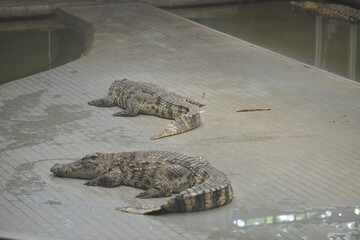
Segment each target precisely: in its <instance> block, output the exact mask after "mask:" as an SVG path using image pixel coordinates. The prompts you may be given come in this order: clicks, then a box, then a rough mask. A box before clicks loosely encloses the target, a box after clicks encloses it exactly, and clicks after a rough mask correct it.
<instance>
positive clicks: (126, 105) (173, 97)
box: [88, 79, 204, 140]
mask: <svg viewBox="0 0 360 240" xmlns="http://www.w3.org/2000/svg"><path fill="white" fill-rule="evenodd" d="M88 104H89V105H92V106H97V107H113V106H119V107H121V108H123V109H124V110H123V111H120V112H117V113H114V114H113V116H125V117H132V116H136V115H138V114H139V113H143V114H151V115H155V116H159V117H163V118H168V119H173V120H174V121H171V122H170V124H169V125H168V126H167V128H166V129H165V130H164V131H163V132H162V133H160V134H158V135H155V136H152V137H151V139H152V140H154V139H159V138H163V137H167V136H172V135H175V134H179V133H183V132H187V131H189V130H192V129H194V128H197V127H198V126H199V125H200V112H199V108H200V107H202V106H204V104H202V103H199V102H197V101H195V100H192V99H190V98H187V97H183V96H180V95H178V94H176V93H173V92H168V91H166V90H165V89H163V88H161V87H159V86H157V85H155V84H152V83H146V82H136V81H131V80H129V79H122V80H116V81H115V82H114V83H112V84H111V85H110V88H109V94H108V96H106V97H104V98H100V99H96V100H94V101H91V102H89V103H88Z"/></svg>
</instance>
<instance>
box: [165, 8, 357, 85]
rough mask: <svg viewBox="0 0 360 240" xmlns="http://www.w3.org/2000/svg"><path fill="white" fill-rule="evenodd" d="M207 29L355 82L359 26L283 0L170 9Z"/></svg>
mask: <svg viewBox="0 0 360 240" xmlns="http://www.w3.org/2000/svg"><path fill="white" fill-rule="evenodd" d="M170 11H171V12H172V13H174V14H177V15H180V16H183V17H185V18H188V19H191V20H193V21H195V22H198V23H200V24H203V25H205V26H208V27H210V28H213V29H216V30H219V31H221V32H224V33H227V34H229V35H232V36H234V37H237V38H240V39H243V40H245V41H248V42H250V43H253V44H256V45H258V46H261V47H264V48H267V49H270V50H272V51H274V52H277V53H280V54H282V55H285V56H288V57H290V58H293V59H296V60H299V61H301V62H304V63H307V64H310V65H314V66H316V67H319V68H322V69H325V70H327V71H330V72H333V73H335V74H338V75H341V76H344V77H346V78H349V79H352V80H355V81H358V82H360V27H359V26H358V25H356V24H351V23H348V22H345V21H342V20H338V19H334V18H327V17H322V16H317V15H316V14H314V13H311V12H306V11H300V10H298V9H294V8H293V7H292V6H291V5H290V4H289V3H288V2H270V3H269V2H268V3H251V4H238V5H231V6H220V7H218V6H217V7H206V8H188V9H177V10H170Z"/></svg>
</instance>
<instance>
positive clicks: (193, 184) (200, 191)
mask: <svg viewBox="0 0 360 240" xmlns="http://www.w3.org/2000/svg"><path fill="white" fill-rule="evenodd" d="M50 171H51V172H53V173H54V174H55V175H56V176H59V177H69V178H83V179H89V181H87V182H86V183H85V185H87V186H102V187H116V186H119V185H128V186H133V187H138V188H143V189H148V190H146V191H144V192H141V193H140V194H139V195H137V197H138V198H155V197H166V196H170V195H171V194H172V193H177V192H179V193H178V194H176V195H175V196H173V197H171V198H170V199H168V200H167V202H166V203H165V204H162V205H158V206H155V205H144V206H140V207H121V208H117V210H120V211H124V212H130V213H137V214H149V213H161V212H190V211H199V210H207V209H211V208H215V207H219V206H222V205H225V204H227V203H229V202H230V201H231V200H232V198H233V192H232V187H231V183H230V181H229V180H228V178H227V177H226V175H225V174H224V173H223V172H221V171H220V170H218V169H216V168H214V167H212V166H211V165H210V163H209V162H208V161H207V160H206V159H204V158H203V157H190V156H187V155H184V154H180V153H175V152H167V151H138V152H121V153H93V154H88V155H86V156H85V157H83V158H82V159H80V160H77V161H75V162H72V163H68V164H55V165H54V166H53V167H52V168H51V169H50Z"/></svg>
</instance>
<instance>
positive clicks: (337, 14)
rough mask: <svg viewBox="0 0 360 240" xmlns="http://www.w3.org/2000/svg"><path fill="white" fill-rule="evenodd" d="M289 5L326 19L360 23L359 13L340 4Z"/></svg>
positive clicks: (306, 3)
mask: <svg viewBox="0 0 360 240" xmlns="http://www.w3.org/2000/svg"><path fill="white" fill-rule="evenodd" d="M290 4H291V5H293V6H296V7H300V8H304V9H307V10H311V11H314V12H316V13H319V14H321V15H324V16H326V17H334V18H339V19H342V20H345V21H348V22H352V23H359V22H360V11H359V10H358V9H355V8H351V7H348V6H344V5H341V4H332V3H329V4H326V3H324V4H323V3H316V2H312V1H305V2H295V1H291V2H290Z"/></svg>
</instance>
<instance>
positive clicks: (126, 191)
mask: <svg viewBox="0 0 360 240" xmlns="http://www.w3.org/2000/svg"><path fill="white" fill-rule="evenodd" d="M61 11H62V12H60V13H59V14H60V15H61V16H62V17H63V18H67V17H71V16H72V17H75V18H76V19H78V20H79V21H80V22H81V21H84V22H87V23H89V24H91V25H93V26H94V28H95V34H94V42H93V48H92V49H91V50H90V51H89V52H88V54H87V55H86V56H84V57H82V58H81V59H79V60H76V61H74V62H71V63H69V64H67V65H64V66H61V67H58V68H56V69H53V70H51V71H47V72H43V73H39V74H36V75H33V76H30V77H27V78H24V79H20V80H17V81H13V82H10V83H7V84H5V85H1V86H0V113H1V118H0V130H1V136H0V162H1V164H0V175H1V176H2V178H1V179H0V192H1V195H0V235H3V236H15V237H18V238H19V237H20V238H21V237H24V236H26V238H35V239H37V238H44V239H220V238H224V239H304V237H307V239H327V237H328V236H330V235H331V234H333V233H339V234H340V233H341V234H345V235H346V234H347V236H350V235H351V234H353V235H354V234H356V233H355V232H354V231H355V230H354V228H348V225H346V226H345V225H344V226H343V225H341V226H338V225H334V224H331V222H330V223H327V224H321V225H318V224H317V223H318V222H317V223H312V224H311V225H307V224H306V222H305V221H303V220H300V218H296V220H294V219H293V220H289V222H288V223H286V224H285V225H282V223H281V221H280V220H281V218H279V219H280V220H278V222H276V221H272V222H269V221H267V220H268V219H269V218H266V217H269V216H275V217H276V215H278V216H283V215H284V214H285V213H291V214H293V215H294V214H295V213H298V212H300V213H311V212H314V211H315V210H314V209H317V210H316V211H318V212H321V211H322V210H321V209H330V208H331V209H332V210H328V211H330V212H333V211H335V210H336V209H337V210H338V208H334V207H335V206H339V205H340V206H349V208H350V209H353V210H354V211H353V212H352V213H353V216H352V217H353V218H351V219H350V220H349V221H351V222H352V223H353V224H354V226H355V227H356V226H358V225H359V221H360V219H359V216H358V214H356V212H357V211H358V210H356V209H358V208H356V205H359V204H360V177H359V174H358V173H359V170H360V162H359V153H360V151H359V149H360V148H359V146H360V145H359V142H360V125H359V120H360V86H359V84H357V83H355V82H351V81H348V80H346V79H343V78H341V77H338V76H336V75H333V74H329V73H327V72H324V71H321V70H318V69H315V68H312V67H309V66H307V65H303V64H301V63H298V62H296V61H292V60H289V59H287V58H285V57H282V56H279V55H277V54H274V53H272V52H269V51H266V50H264V49H261V48H258V47H256V46H253V45H251V44H249V43H246V42H243V41H241V40H238V39H234V38H232V37H229V36H226V35H223V34H221V33H218V32H215V31H213V30H210V29H207V28H205V27H202V26H199V25H197V24H194V23H191V22H189V21H187V20H184V19H180V18H178V17H175V16H173V15H170V14H168V13H166V12H163V11H161V10H158V9H156V8H153V7H150V6H147V5H144V4H131V3H130V4H118V5H106V6H93V7H77V8H66V9H62V10H61ZM72 20H74V19H72ZM124 77H128V78H131V79H133V80H138V81H146V82H152V83H156V84H158V85H160V86H162V87H164V88H166V89H168V90H171V91H174V92H177V93H179V94H182V95H185V96H188V97H191V98H194V99H197V100H199V101H201V102H203V103H205V104H206V106H205V107H203V111H204V112H203V113H202V115H201V116H202V124H201V126H200V127H199V128H197V129H195V130H193V131H190V132H187V133H185V134H181V135H177V136H173V137H168V138H164V139H161V140H156V141H151V140H149V137H150V136H152V135H154V134H157V133H159V132H161V131H162V129H163V128H164V127H165V126H166V124H167V123H168V120H166V119H161V118H157V117H154V116H144V115H141V116H137V117H134V118H115V117H113V116H112V113H114V112H116V111H118V110H119V109H117V108H96V107H92V106H89V105H87V104H86V103H87V102H88V101H89V100H93V99H95V98H99V97H103V96H105V94H106V93H107V90H108V87H109V85H110V84H111V83H112V82H113V81H114V80H115V79H121V78H124ZM258 107H270V108H272V110H271V111H266V112H249V113H237V112H235V111H236V110H237V109H241V108H258ZM155 149H156V150H172V151H178V152H181V153H185V154H189V155H203V156H205V157H206V158H207V159H208V160H209V161H210V162H211V163H212V164H213V165H214V166H216V167H218V168H220V169H221V170H223V171H224V172H226V173H227V174H228V176H229V177H230V179H231V180H232V183H233V188H234V193H235V199H234V200H233V202H232V203H230V204H229V205H227V206H224V207H221V208H218V209H214V210H211V211H205V212H197V213H186V214H167V215H163V216H140V215H132V214H126V213H121V212H117V211H115V210H114V209H115V207H117V206H119V205H122V204H141V203H144V202H153V201H164V200H163V199H156V200H139V199H134V196H135V195H136V193H138V192H139V191H140V190H138V189H134V188H128V187H118V188H113V189H105V188H90V187H86V186H84V185H83V183H84V181H83V180H76V179H62V178H56V177H53V176H52V174H51V173H50V171H49V169H50V167H51V166H52V165H53V164H54V163H57V162H66V161H70V160H74V159H78V158H81V157H82V156H84V155H85V154H88V153H91V152H96V151H102V152H120V151H132V150H155ZM265 208H266V209H270V210H271V211H270V212H269V211H268V212H266V211H265V210H264V211H255V210H256V209H258V210H259V209H260V210H261V209H265ZM249 209H250V210H249ZM254 209H255V210H254ZM319 209H320V210H319ZM275 210H276V211H275ZM328 213H329V212H327V214H328ZM354 213H355V214H354ZM328 215H329V214H328ZM330 215H331V214H330ZM294 216H295V215H294ZM304 216H305V215H304ZM309 216H310V215H309ZM311 216H313V215H311ZM319 216H322V215H319ZM324 216H325V217H324V219H325V218H326V216H327V215H326V214H325V215H324ZM246 219H248V220H249V219H251V221H252V223H253V224H252V225H251V221H250V220H249V221H246ZM254 219H255V220H254ZM256 219H257V220H256ZM261 219H263V220H261ZM264 219H266V221H265V220H264ZM309 219H310V217H309ZM256 221H257V222H258V224H255V223H256ZM334 221H337V222H344V221H345V220H343V219H340V220H339V219H335V220H334ZM254 222H255V223H254ZM320 223H321V221H320ZM356 224H357V225H356ZM284 229H286V231H284ZM329 234H330V235H329ZM32 236H33V237H32Z"/></svg>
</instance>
